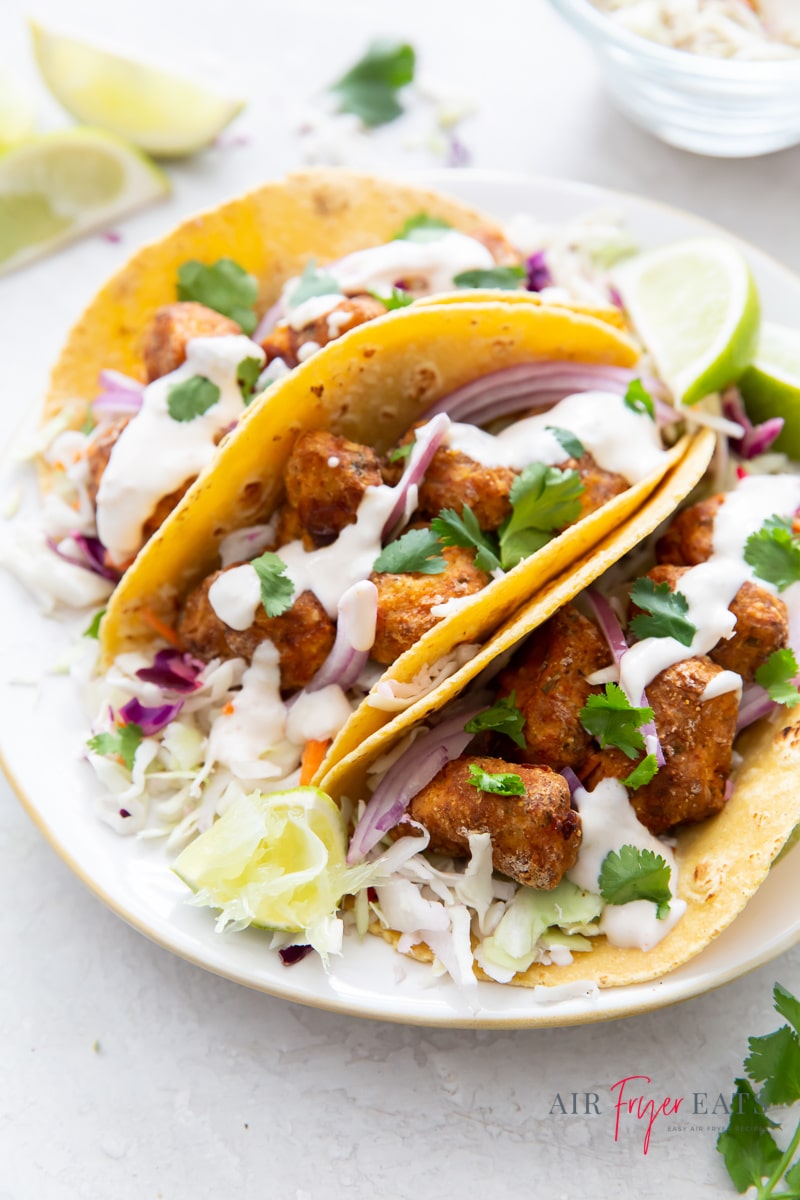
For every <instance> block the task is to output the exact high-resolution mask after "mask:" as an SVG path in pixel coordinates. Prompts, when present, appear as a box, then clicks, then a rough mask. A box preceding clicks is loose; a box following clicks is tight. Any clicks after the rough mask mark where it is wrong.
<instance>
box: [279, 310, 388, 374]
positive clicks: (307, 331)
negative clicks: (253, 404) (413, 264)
mask: <svg viewBox="0 0 800 1200" xmlns="http://www.w3.org/2000/svg"><path fill="white" fill-rule="evenodd" d="M385 312H386V305H385V304H383V303H382V301H380V300H378V299H377V297H375V296H370V295H369V294H368V293H363V294H359V295H357V296H350V297H348V299H346V300H341V301H340V302H339V303H338V304H337V305H336V307H335V308H333V309H331V311H330V312H327V313H325V314H324V316H321V317H317V319H316V320H315V321H310V322H309V324H308V325H305V326H304V327H303V328H302V329H292V327H291V325H285V324H280V325H277V326H276V328H275V329H273V330H272V332H271V333H269V334H267V336H266V337H265V338H264V340H263V341H262V343H261V347H262V349H263V351H264V353H265V354H266V356H267V362H268V363H270V362H272V361H273V359H275V358H281V359H283V361H284V362H285V363H286V365H287V367H292V368H294V367H296V366H297V365H298V364H299V363H300V361H301V358H300V350H301V348H302V347H303V346H305V345H309V344H310V343H312V342H313V343H314V344H315V345H317V346H327V344H328V342H333V341H335V340H336V338H338V337H341V336H342V334H343V333H348V332H349V330H351V329H355V327H356V326H357V325H363V324H364V322H365V321H372V320H374V319H375V317H382V316H383V314H384V313H385ZM312 349H313V347H312Z"/></svg>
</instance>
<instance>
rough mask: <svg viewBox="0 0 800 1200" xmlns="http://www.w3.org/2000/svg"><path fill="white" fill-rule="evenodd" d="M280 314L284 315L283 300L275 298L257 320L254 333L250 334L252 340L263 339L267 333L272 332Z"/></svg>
mask: <svg viewBox="0 0 800 1200" xmlns="http://www.w3.org/2000/svg"><path fill="white" fill-rule="evenodd" d="M282 316H284V308H283V300H276V301H275V303H274V304H272V305H270V307H269V308H268V309H267V311H266V312H265V313H264V315H263V317H262V318H261V320H260V321H259V322H258V325H257V326H256V330H255V333H254V334H253V335H252V341H254V342H261V341H263V339H264V338H265V337H266V336H267V334H269V333H272V331H273V329H274V328H275V326H276V325H277V324H278V321H280V319H281V317H282Z"/></svg>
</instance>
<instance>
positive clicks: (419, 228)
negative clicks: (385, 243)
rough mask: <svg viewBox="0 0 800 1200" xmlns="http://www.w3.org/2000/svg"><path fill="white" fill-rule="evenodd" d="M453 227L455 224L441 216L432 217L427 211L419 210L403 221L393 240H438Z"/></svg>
mask: <svg viewBox="0 0 800 1200" xmlns="http://www.w3.org/2000/svg"><path fill="white" fill-rule="evenodd" d="M452 228H453V226H452V225H450V223H449V222H448V221H443V220H442V218H441V217H430V216H428V214H427V213H426V212H418V213H414V215H413V216H412V217H409V218H408V220H406V221H404V222H403V225H402V226H401V228H400V229H398V231H397V233H396V234H395V235H394V237H393V238H392V241H393V242H437V241H438V240H439V238H440V237H441V236H442V234H443V233H447V231H448V229H452Z"/></svg>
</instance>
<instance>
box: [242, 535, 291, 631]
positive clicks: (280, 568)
mask: <svg viewBox="0 0 800 1200" xmlns="http://www.w3.org/2000/svg"><path fill="white" fill-rule="evenodd" d="M250 566H251V567H252V568H253V570H254V571H255V573H256V575H257V576H258V580H259V583H260V584H261V603H262V604H263V605H264V612H265V613H266V614H267V616H268V617H279V616H281V614H282V613H285V612H286V610H287V608H291V606H292V597H293V596H294V584H293V583H292V581H291V579H287V578H286V575H285V571H286V563H285V562H284V561H283V559H282V558H278V555H277V554H273V553H272V552H271V551H270V550H267V551H265V552H264V554H262V555H260V556H259V557H258V558H254V559H253V561H252V562H251V563H250Z"/></svg>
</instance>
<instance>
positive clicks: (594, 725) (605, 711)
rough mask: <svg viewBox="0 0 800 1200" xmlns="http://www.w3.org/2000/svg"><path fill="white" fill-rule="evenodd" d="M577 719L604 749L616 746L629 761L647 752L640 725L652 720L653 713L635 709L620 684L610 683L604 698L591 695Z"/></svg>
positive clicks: (607, 685)
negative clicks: (644, 751)
mask: <svg viewBox="0 0 800 1200" xmlns="http://www.w3.org/2000/svg"><path fill="white" fill-rule="evenodd" d="M578 717H579V720H580V723H581V725H583V728H584V729H585V730H586V732H587V733H590V734H591V735H592V737H595V738H597V740H598V742H599V743H600V747H601V749H603V750H605V748H606V746H616V748H617V749H618V750H621V751H622V753H623V754H625V755H627V757H628V758H638V756H639V754H640V753H641V751H642V750H644V737H643V735H642V734H641V733H640V726H642V725H647V724H648V723H649V722H650V721H652V720H653V710H652V708H636V707H635V706H634V705H633V704H631V702H630V700H629V699H628V697H627V696H626V695H625V693H624V692H623V690H622V688H621V687H620V686H619V684H618V683H607V684H606V689H605V695H604V696H598V695H594V696H589V697H588V698H587V700H586V703H585V705H584V706H583V708H582V709H581V711H580V713H579V714H578Z"/></svg>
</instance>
